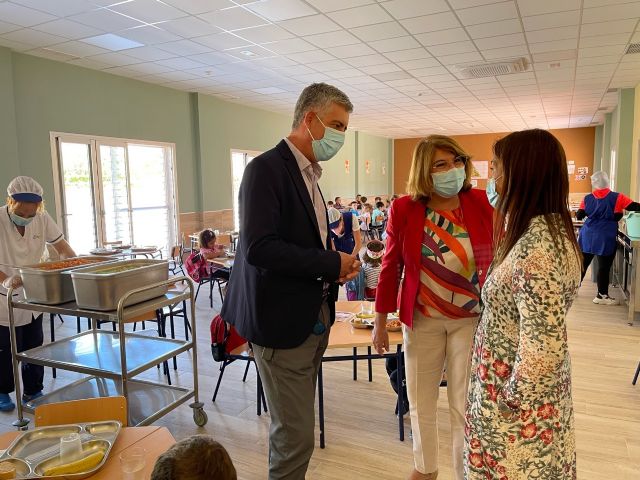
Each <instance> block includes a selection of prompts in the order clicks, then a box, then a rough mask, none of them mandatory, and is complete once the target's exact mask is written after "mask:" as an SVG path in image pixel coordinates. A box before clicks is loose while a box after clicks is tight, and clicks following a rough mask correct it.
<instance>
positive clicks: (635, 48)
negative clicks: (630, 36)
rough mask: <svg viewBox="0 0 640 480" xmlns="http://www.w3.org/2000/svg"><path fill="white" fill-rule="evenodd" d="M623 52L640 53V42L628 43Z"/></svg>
mask: <svg viewBox="0 0 640 480" xmlns="http://www.w3.org/2000/svg"><path fill="white" fill-rule="evenodd" d="M624 53H627V54H628V53H640V43H630V44H629V46H628V47H627V51H626V52H624Z"/></svg>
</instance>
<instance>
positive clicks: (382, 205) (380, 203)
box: [376, 202, 384, 208]
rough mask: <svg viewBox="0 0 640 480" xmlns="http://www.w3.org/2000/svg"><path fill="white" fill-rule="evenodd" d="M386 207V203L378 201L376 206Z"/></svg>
mask: <svg viewBox="0 0 640 480" xmlns="http://www.w3.org/2000/svg"><path fill="white" fill-rule="evenodd" d="M380 207H384V203H382V202H376V208H380Z"/></svg>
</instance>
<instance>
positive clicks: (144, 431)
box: [0, 426, 176, 480]
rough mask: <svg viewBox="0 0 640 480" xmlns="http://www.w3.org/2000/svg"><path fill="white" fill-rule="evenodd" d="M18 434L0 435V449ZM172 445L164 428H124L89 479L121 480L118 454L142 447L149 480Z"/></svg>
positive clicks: (169, 433) (173, 441) (170, 438)
mask: <svg viewBox="0 0 640 480" xmlns="http://www.w3.org/2000/svg"><path fill="white" fill-rule="evenodd" d="M19 434H20V432H5V433H3V434H0V448H7V447H8V446H9V445H10V444H11V442H12V441H13V440H14V439H15V438H16V437H17V436H18V435H19ZM174 443H176V439H175V438H173V435H171V432H169V430H167V428H166V427H155V426H150V427H124V428H122V430H120V434H119V435H118V438H117V439H116V443H115V444H114V445H113V448H112V449H111V452H109V458H107V461H106V462H105V464H104V466H103V467H102V468H101V469H100V470H98V471H97V472H96V473H95V474H94V475H91V477H89V478H91V479H95V480H115V479H118V478H122V473H121V472H120V458H119V457H120V453H122V452H123V451H124V450H127V449H129V448H131V447H142V448H144V449H145V450H146V451H147V456H146V466H145V471H144V478H150V477H151V472H152V471H153V466H154V464H155V463H156V460H157V458H158V457H159V456H160V454H162V453H163V452H165V451H166V450H167V449H168V448H169V447H170V446H171V445H173V444H174Z"/></svg>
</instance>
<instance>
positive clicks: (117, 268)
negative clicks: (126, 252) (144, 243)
mask: <svg viewBox="0 0 640 480" xmlns="http://www.w3.org/2000/svg"><path fill="white" fill-rule="evenodd" d="M141 266H144V265H140V264H139V263H125V264H120V265H113V266H111V267H104V268H99V269H97V270H94V271H92V272H91V273H97V274H99V275H108V274H111V273H121V272H126V271H128V270H133V269H134V268H140V267H141Z"/></svg>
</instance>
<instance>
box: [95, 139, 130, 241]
mask: <svg viewBox="0 0 640 480" xmlns="http://www.w3.org/2000/svg"><path fill="white" fill-rule="evenodd" d="M100 170H101V175H102V178H101V180H102V197H103V202H104V236H105V239H104V240H105V242H107V243H109V242H116V241H120V242H122V244H125V245H129V244H131V243H132V242H131V233H130V232H131V231H130V229H129V221H130V220H129V201H128V193H127V192H128V190H127V168H126V160H125V151H124V147H114V146H110V145H100Z"/></svg>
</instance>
